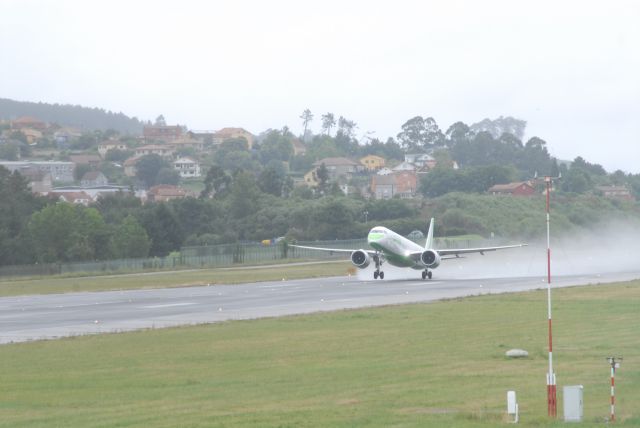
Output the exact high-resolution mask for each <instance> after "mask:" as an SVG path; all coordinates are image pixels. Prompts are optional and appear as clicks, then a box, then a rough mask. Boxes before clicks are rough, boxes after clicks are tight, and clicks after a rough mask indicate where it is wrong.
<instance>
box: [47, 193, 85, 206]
mask: <svg viewBox="0 0 640 428" xmlns="http://www.w3.org/2000/svg"><path fill="white" fill-rule="evenodd" d="M49 196H51V197H54V198H56V199H57V200H59V201H60V202H68V203H70V204H78V205H84V206H85V207H86V206H87V205H89V204H90V203H91V202H93V199H92V198H91V196H89V195H88V194H87V193H85V192H82V191H80V192H69V191H53V192H49Z"/></svg>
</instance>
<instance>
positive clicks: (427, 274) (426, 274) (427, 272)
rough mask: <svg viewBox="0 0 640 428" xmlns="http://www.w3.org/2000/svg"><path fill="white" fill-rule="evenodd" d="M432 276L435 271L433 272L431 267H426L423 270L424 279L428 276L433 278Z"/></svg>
mask: <svg viewBox="0 0 640 428" xmlns="http://www.w3.org/2000/svg"><path fill="white" fill-rule="evenodd" d="M432 276H433V272H431V271H430V270H429V269H425V270H423V271H422V279H427V277H429V279H431V277H432Z"/></svg>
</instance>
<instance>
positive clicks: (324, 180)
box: [316, 162, 329, 193]
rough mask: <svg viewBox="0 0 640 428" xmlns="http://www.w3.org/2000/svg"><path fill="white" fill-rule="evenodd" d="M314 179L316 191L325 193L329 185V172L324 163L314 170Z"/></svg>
mask: <svg viewBox="0 0 640 428" xmlns="http://www.w3.org/2000/svg"><path fill="white" fill-rule="evenodd" d="M316 177H317V178H318V189H320V192H321V193H324V192H326V190H327V186H328V184H329V170H328V169H327V166H326V165H325V164H324V162H323V163H321V164H320V166H319V167H318V169H317V170H316Z"/></svg>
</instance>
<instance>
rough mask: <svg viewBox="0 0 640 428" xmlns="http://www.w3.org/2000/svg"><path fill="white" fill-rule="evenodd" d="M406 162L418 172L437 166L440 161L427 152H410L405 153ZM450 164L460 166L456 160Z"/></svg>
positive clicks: (456, 167) (453, 166)
mask: <svg viewBox="0 0 640 428" xmlns="http://www.w3.org/2000/svg"><path fill="white" fill-rule="evenodd" d="M404 163H407V164H411V165H413V166H414V167H415V170H416V171H417V172H418V173H426V172H429V171H430V170H432V169H433V168H435V167H436V165H437V164H438V161H437V160H436V159H435V158H434V157H433V156H431V155H429V154H426V153H413V154H411V153H409V154H406V155H404ZM400 165H402V164H400ZM449 166H450V167H451V168H453V169H459V168H460V167H459V166H458V163H457V162H456V161H454V160H452V161H451V163H450V165H449Z"/></svg>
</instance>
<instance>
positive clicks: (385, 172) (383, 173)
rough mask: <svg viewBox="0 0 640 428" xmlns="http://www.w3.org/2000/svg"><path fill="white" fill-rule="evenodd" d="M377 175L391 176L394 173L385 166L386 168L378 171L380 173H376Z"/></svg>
mask: <svg viewBox="0 0 640 428" xmlns="http://www.w3.org/2000/svg"><path fill="white" fill-rule="evenodd" d="M376 174H378V175H389V174H393V171H392V170H390V169H389V168H387V167H386V166H385V167H384V168H380V169H379V170H378V172H376Z"/></svg>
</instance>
